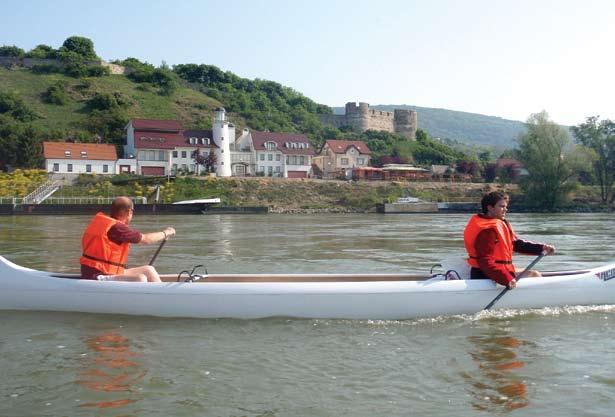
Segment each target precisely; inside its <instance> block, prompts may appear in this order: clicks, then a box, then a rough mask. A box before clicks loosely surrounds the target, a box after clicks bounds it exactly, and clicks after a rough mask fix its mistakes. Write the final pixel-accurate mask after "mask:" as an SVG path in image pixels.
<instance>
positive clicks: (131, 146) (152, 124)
mask: <svg viewBox="0 0 615 417" xmlns="http://www.w3.org/2000/svg"><path fill="white" fill-rule="evenodd" d="M227 125H228V123H227ZM226 129H227V130H226V131H225V134H227V135H228V134H230V131H229V130H228V126H227V127H226ZM213 136H214V134H213V133H212V131H211V130H184V128H183V126H182V125H181V123H180V122H178V121H176V120H155V119H134V120H131V121H130V122H128V125H126V145H125V146H124V155H125V156H126V157H127V160H130V159H134V161H135V162H134V167H135V169H134V171H135V173H137V174H140V175H160V176H162V175H169V174H176V173H177V172H179V171H180V170H181V171H182V172H185V173H188V172H193V173H197V174H198V173H200V170H201V169H202V167H200V166H199V165H197V164H196V161H195V158H194V152H195V151H197V150H198V151H199V152H200V154H201V155H203V156H207V155H209V153H210V152H212V151H215V149H217V145H216V144H215V141H214V140H213ZM123 166H125V167H126V166H127V165H123Z"/></svg>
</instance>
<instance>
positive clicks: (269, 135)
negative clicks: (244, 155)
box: [250, 130, 314, 155]
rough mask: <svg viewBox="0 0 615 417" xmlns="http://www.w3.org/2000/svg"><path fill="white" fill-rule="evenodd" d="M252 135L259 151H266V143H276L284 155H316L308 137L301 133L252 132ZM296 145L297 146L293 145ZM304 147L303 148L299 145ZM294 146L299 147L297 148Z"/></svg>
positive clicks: (255, 147)
mask: <svg viewBox="0 0 615 417" xmlns="http://www.w3.org/2000/svg"><path fill="white" fill-rule="evenodd" d="M250 134H251V135H252V143H253V145H254V149H255V150H257V151H262V150H265V149H266V148H265V143H266V142H275V143H276V144H277V146H278V149H277V150H278V151H281V152H282V153H283V154H291V155H314V147H313V146H312V144H311V143H310V140H309V139H308V137H307V136H305V135H303V134H300V133H276V132H258V131H256V130H252V131H250ZM294 143H296V144H297V145H293V144H294ZM302 143H303V144H305V145H303V148H301V147H300V146H302V145H299V144H302ZM293 146H297V147H296V148H295V147H293Z"/></svg>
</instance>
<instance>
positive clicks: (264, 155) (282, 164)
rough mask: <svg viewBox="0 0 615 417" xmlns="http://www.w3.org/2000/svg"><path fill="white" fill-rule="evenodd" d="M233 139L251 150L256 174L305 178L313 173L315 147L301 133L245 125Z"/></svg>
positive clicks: (238, 146)
mask: <svg viewBox="0 0 615 417" xmlns="http://www.w3.org/2000/svg"><path fill="white" fill-rule="evenodd" d="M236 143H237V145H236V146H237V148H238V149H244V150H246V151H248V150H249V151H251V152H253V156H254V162H253V164H254V166H253V169H254V172H255V173H256V174H257V175H263V176H267V177H283V178H308V177H310V176H311V174H312V158H313V157H314V148H313V147H312V145H311V143H310V141H309V139H308V138H307V136H305V135H303V134H299V133H276V132H259V131H256V130H248V129H244V130H243V133H242V135H241V136H240V137H239V138H237V142H236Z"/></svg>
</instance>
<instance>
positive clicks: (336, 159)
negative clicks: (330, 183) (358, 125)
mask: <svg viewBox="0 0 615 417" xmlns="http://www.w3.org/2000/svg"><path fill="white" fill-rule="evenodd" d="M370 157H371V151H370V150H369V148H368V147H367V143H365V142H362V141H359V140H337V139H329V140H327V141H325V144H324V145H323V147H322V149H321V151H320V154H319V155H318V156H317V157H315V158H314V164H315V165H316V166H317V167H318V168H319V169H320V171H321V172H322V175H323V178H335V177H345V178H351V177H352V170H353V169H354V168H364V167H367V166H369V162H370Z"/></svg>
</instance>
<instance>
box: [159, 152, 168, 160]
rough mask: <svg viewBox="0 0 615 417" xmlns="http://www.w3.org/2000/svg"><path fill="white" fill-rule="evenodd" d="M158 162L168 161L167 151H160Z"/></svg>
mask: <svg viewBox="0 0 615 417" xmlns="http://www.w3.org/2000/svg"><path fill="white" fill-rule="evenodd" d="M158 160H159V161H166V160H167V157H166V152H165V151H158Z"/></svg>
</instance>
